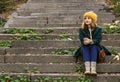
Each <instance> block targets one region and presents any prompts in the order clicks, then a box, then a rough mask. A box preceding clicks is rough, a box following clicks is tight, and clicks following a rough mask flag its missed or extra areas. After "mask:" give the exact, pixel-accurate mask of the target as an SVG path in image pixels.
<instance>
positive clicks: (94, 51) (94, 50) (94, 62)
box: [90, 45, 98, 75]
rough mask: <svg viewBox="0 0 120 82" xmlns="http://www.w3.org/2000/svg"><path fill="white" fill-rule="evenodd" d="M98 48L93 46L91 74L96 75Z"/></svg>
mask: <svg viewBox="0 0 120 82" xmlns="http://www.w3.org/2000/svg"><path fill="white" fill-rule="evenodd" d="M97 53H98V51H97V46H96V45H92V46H91V58H90V59H91V74H93V75H96V74H97V73H96V61H97Z"/></svg>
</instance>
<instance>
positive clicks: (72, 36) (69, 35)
mask: <svg viewBox="0 0 120 82" xmlns="http://www.w3.org/2000/svg"><path fill="white" fill-rule="evenodd" d="M77 31H78V30H76V31H75V30H72V29H71V30H68V31H67V30H64V31H60V30H57V31H55V30H54V32H52V33H47V32H46V31H45V30H44V31H43V30H42V31H41V30H39V32H40V34H26V36H31V37H32V36H39V37H41V38H43V40H61V41H65V40H79V35H78V32H77ZM54 33H56V34H54ZM64 33H66V34H64ZM21 36H22V34H0V38H1V40H14V38H17V37H18V38H19V37H21ZM119 37H120V34H103V39H102V40H120V38H119Z"/></svg>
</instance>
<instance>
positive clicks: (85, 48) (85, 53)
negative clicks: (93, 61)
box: [82, 46, 90, 62]
mask: <svg viewBox="0 0 120 82" xmlns="http://www.w3.org/2000/svg"><path fill="white" fill-rule="evenodd" d="M82 53H83V60H84V61H85V62H88V61H90V46H83V47H82Z"/></svg>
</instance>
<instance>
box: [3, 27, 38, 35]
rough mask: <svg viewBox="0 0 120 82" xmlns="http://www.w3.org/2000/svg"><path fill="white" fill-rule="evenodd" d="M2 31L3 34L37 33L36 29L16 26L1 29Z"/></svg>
mask: <svg viewBox="0 0 120 82" xmlns="http://www.w3.org/2000/svg"><path fill="white" fill-rule="evenodd" d="M2 33H5V34H37V32H36V30H34V29H17V28H10V29H5V30H3V32H2Z"/></svg>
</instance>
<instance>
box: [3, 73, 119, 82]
mask: <svg viewBox="0 0 120 82" xmlns="http://www.w3.org/2000/svg"><path fill="white" fill-rule="evenodd" d="M1 75H6V76H7V75H8V76H9V75H10V76H11V78H13V79H16V78H15V77H18V76H23V77H25V78H26V79H29V80H30V82H35V80H39V78H41V80H42V81H46V80H45V78H48V79H50V80H49V81H48V82H54V81H56V80H57V82H59V81H61V80H60V79H62V81H64V80H65V81H67V82H69V81H70V80H72V82H76V81H78V79H80V80H82V79H87V80H90V82H113V80H114V82H119V81H120V80H119V77H120V74H98V75H97V76H96V77H94V76H85V75H82V74H59V73H50V74H46V73H44V74H33V73H1ZM63 78H64V80H63ZM82 81H84V80H82Z"/></svg>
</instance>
